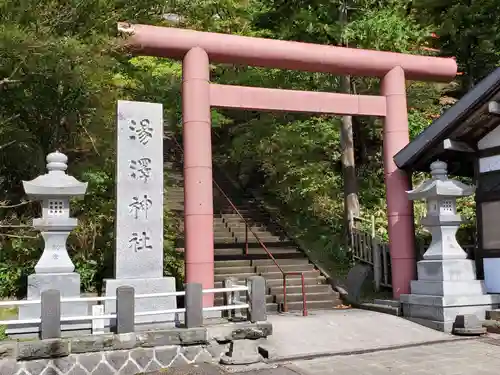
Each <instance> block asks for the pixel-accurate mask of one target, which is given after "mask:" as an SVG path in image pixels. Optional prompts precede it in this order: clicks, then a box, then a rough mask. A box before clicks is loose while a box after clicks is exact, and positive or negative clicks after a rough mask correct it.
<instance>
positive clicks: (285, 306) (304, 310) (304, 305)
mask: <svg viewBox="0 0 500 375" xmlns="http://www.w3.org/2000/svg"><path fill="white" fill-rule="evenodd" d="M171 138H172V139H173V140H174V142H175V144H176V146H177V147H178V149H179V150H180V151H181V152H182V153H183V154H184V150H183V148H182V146H181V145H180V144H179V142H178V141H177V139H176V138H175V136H174V135H172V136H171ZM212 182H213V184H214V186H215V187H216V188H217V190H218V191H219V193H220V194H221V195H222V196H223V197H224V199H225V200H226V201H227V202H228V203H229V205H230V206H231V208H232V210H233V211H234V212H235V213H236V214H237V215H238V217H239V218H240V219H241V220H243V222H244V223H245V255H247V256H248V234H249V233H248V232H250V233H252V235H253V236H254V237H255V239H256V240H257V243H258V244H259V245H260V247H261V248H262V249H263V250H264V251H265V252H266V253H267V255H268V257H269V258H270V259H271V260H272V261H273V263H274V264H275V265H276V267H277V268H278V270H279V271H280V272H281V274H282V276H283V311H284V312H288V304H287V291H286V280H287V277H288V276H300V279H301V285H302V315H303V316H307V315H308V311H307V298H306V286H305V277H304V273H303V272H300V271H292V272H287V271H285V270H283V268H282V267H281V266H280V265H279V263H278V261H277V260H276V258H275V257H274V256H273V254H272V253H271V252H270V251H269V249H268V248H267V246H266V245H265V244H264V243H263V242H262V240H261V239H260V238H259V236H258V235H257V233H255V231H254V230H253V229H252V228H251V227H250V225H249V224H248V221H247V220H246V219H245V218H244V216H243V215H242V214H241V212H240V211H239V210H238V208H237V207H236V206H235V205H234V204H233V202H232V201H231V199H230V198H229V197H228V195H227V194H226V193H225V192H224V190H223V189H222V188H221V187H220V186H219V184H218V183H217V182H216V181H215V180H214V179H213V178H212Z"/></svg>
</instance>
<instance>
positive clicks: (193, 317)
mask: <svg viewBox="0 0 500 375" xmlns="http://www.w3.org/2000/svg"><path fill="white" fill-rule="evenodd" d="M184 305H185V306H186V313H185V315H184V323H185V325H186V328H195V327H201V326H203V286H202V285H201V284H199V283H188V284H186V298H185V299H184Z"/></svg>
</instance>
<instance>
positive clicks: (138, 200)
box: [115, 101, 163, 279]
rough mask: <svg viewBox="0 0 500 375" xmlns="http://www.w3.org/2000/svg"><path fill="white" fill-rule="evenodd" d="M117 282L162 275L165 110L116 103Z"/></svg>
mask: <svg viewBox="0 0 500 375" xmlns="http://www.w3.org/2000/svg"><path fill="white" fill-rule="evenodd" d="M117 120H118V129H117V141H118V144H117V178H116V181H117V188H116V196H117V204H116V265H115V277H116V278H117V279H128V278H158V277H162V276H163V108H162V105H161V104H156V103H143V102H131V101H118V115H117Z"/></svg>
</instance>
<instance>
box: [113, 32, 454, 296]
mask: <svg viewBox="0 0 500 375" xmlns="http://www.w3.org/2000/svg"><path fill="white" fill-rule="evenodd" d="M118 29H119V31H121V32H123V33H125V34H128V36H129V37H128V40H127V43H128V46H129V48H130V49H131V50H132V51H133V52H135V53H137V54H142V55H149V56H158V57H169V58H175V59H179V60H180V59H183V79H182V114H183V143H184V198H185V203H184V205H185V207H184V220H185V223H184V225H185V265H186V282H197V283H201V284H202V285H203V288H212V287H213V284H214V236H213V191H212V144H211V116H210V109H211V107H221V108H240V109H251V110H263V111H288V112H307V113H327V114H337V115H371V116H381V117H385V123H384V133H383V141H384V143H383V157H384V175H385V183H386V194H387V216H388V221H389V244H390V254H391V263H392V285H393V294H394V297H395V298H399V295H400V294H405V293H409V292H410V281H411V280H413V279H415V278H416V275H415V268H416V267H415V244H414V241H413V238H414V235H413V211H412V204H411V202H410V201H409V200H408V198H407V196H406V191H407V190H410V183H411V181H410V178H409V176H407V175H406V174H405V173H404V172H403V171H402V170H399V169H398V168H397V167H396V165H395V164H394V161H393V156H394V155H395V154H396V153H397V152H398V151H399V150H401V149H402V148H403V147H404V146H406V144H407V143H408V142H409V132H408V115H407V107H406V85H405V80H406V79H409V80H424V81H425V80H427V81H450V80H451V79H453V78H454V77H455V75H456V73H457V64H456V62H455V60H454V59H451V58H438V57H429V56H418V55H406V54H400V53H392V52H381V51H369V50H362V49H351V48H343V47H333V46H326V45H317V44H310V43H299V42H288V41H280V40H272V39H263V38H251V37H243V36H236V35H226V34H216V33H206V32H198V31H193V30H183V29H176V28H169V27H156V26H147V25H133V24H127V23H119V24H118ZM210 62H214V63H230V64H244V65H250V66H261V67H268V68H279V69H293V70H303V71H310V72H324V73H332V74H344V75H347V74H349V75H357V76H369V77H379V78H381V80H382V82H381V91H382V92H381V95H380V96H370V95H348V94H336V93H324V92H307V91H294V90H278V89H268V88H255V87H241V86H228V85H217V84H213V83H210V68H209V63H210ZM212 303H213V296H211V295H207V296H205V300H204V304H205V305H211V304H212Z"/></svg>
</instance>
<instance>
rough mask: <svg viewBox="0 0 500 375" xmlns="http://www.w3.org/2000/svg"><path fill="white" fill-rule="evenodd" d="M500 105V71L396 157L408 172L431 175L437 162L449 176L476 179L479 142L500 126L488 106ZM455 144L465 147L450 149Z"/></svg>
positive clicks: (483, 82) (470, 92) (397, 162)
mask: <svg viewBox="0 0 500 375" xmlns="http://www.w3.org/2000/svg"><path fill="white" fill-rule="evenodd" d="M491 101H497V102H500V68H497V69H496V70H494V71H493V72H492V73H491V74H490V75H489V76H487V77H486V78H484V79H483V80H482V81H481V82H479V83H478V84H477V85H476V86H474V88H473V89H472V90H470V91H469V92H468V93H467V94H466V95H464V96H463V97H462V99H460V100H459V101H458V102H457V103H456V104H455V105H454V106H453V107H451V108H449V109H448V110H447V111H446V112H444V113H443V114H442V115H441V116H440V117H439V118H438V119H437V120H435V121H434V122H433V123H432V124H431V125H429V127H427V128H426V129H425V130H424V131H423V132H422V133H420V134H419V135H418V136H417V137H416V138H415V139H414V140H413V141H411V142H410V143H409V144H407V145H406V146H405V147H404V148H403V149H401V150H400V151H399V152H398V153H397V154H396V155H395V156H394V161H395V163H396V165H397V166H398V167H399V168H401V169H403V170H406V171H426V172H428V171H429V165H430V164H431V163H432V162H433V161H436V160H438V159H439V160H441V161H444V162H446V163H447V164H448V172H449V174H452V175H455V176H473V175H474V162H475V160H476V158H477V156H476V155H477V154H476V151H477V142H478V141H479V140H480V139H481V138H483V137H484V136H485V135H486V134H487V133H489V132H490V131H491V130H493V129H494V128H495V127H497V126H498V125H500V116H498V114H497V115H495V114H493V113H490V111H489V107H488V106H489V103H490V102H491ZM450 142H451V143H454V142H456V143H457V144H458V143H459V144H460V145H462V146H463V145H465V146H466V148H467V149H464V148H463V147H460V148H457V147H452V146H450V144H451V143H450Z"/></svg>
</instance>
